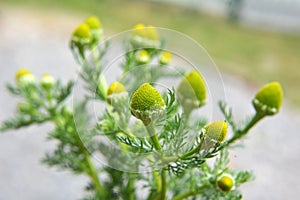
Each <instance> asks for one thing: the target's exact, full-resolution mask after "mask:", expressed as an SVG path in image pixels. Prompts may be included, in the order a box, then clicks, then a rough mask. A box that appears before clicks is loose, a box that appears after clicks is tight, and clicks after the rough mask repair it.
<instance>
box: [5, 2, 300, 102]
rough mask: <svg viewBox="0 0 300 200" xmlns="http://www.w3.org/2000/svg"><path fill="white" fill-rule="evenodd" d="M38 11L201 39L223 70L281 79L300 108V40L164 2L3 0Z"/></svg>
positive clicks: (107, 25) (248, 76) (253, 77)
mask: <svg viewBox="0 0 300 200" xmlns="http://www.w3.org/2000/svg"><path fill="white" fill-rule="evenodd" d="M0 2H5V3H9V4H18V5H24V6H29V7H33V8H35V9H49V8H51V9H55V10H61V11H66V12H68V13H71V14H72V13H73V12H74V13H82V14H86V15H91V14H95V15H97V16H99V17H100V19H101V21H102V23H103V26H104V28H106V29H109V30H113V31H116V32H120V31H123V30H128V29H130V28H132V27H133V26H134V25H135V24H137V23H141V22H142V23H144V24H151V25H154V26H160V27H165V28H170V29H174V30H177V31H180V32H182V33H184V34H187V35H189V36H190V37H192V38H194V39H195V40H196V41H198V42H199V43H200V44H201V45H202V46H203V47H204V48H205V49H206V50H207V51H208V53H209V54H210V55H211V56H212V58H213V60H214V61H215V62H216V64H217V66H218V67H219V69H220V70H221V71H225V72H229V73H231V74H234V75H236V76H242V77H244V78H245V79H247V80H248V81H249V82H252V83H253V84H257V85H261V84H264V83H266V82H268V81H273V80H277V81H279V82H281V83H282V85H283V88H284V90H285V96H286V97H287V98H288V99H289V101H290V102H291V103H292V104H294V105H297V107H300V92H299V89H298V88H299V86H300V36H299V35H298V36H296V35H294V36H293V35H287V34H280V33H274V32H271V31H261V30H254V29H250V28H246V27H242V26H240V25H238V24H231V23H228V21H226V19H223V18H220V17H214V16H209V15H207V14H205V13H201V12H200V11H196V10H192V9H187V8H182V7H177V6H173V5H169V4H165V3H154V2H149V1H138V0H85V1H83V0H63V1H52V0H26V1H24V0H0Z"/></svg>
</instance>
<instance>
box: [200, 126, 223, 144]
mask: <svg viewBox="0 0 300 200" xmlns="http://www.w3.org/2000/svg"><path fill="white" fill-rule="evenodd" d="M204 130H205V135H206V139H208V140H212V141H214V142H216V143H218V144H220V143H222V142H224V140H225V139H226V135H227V131H228V125H227V123H226V122H225V121H222V120H218V121H215V122H213V123H211V124H208V125H207V126H205V127H204Z"/></svg>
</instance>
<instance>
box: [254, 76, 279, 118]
mask: <svg viewBox="0 0 300 200" xmlns="http://www.w3.org/2000/svg"><path fill="white" fill-rule="evenodd" d="M282 99H283V91H282V88H281V85H280V83H278V82H271V83H268V84H266V85H264V86H263V87H262V88H261V89H260V90H259V91H258V92H257V94H256V95H255V97H254V99H253V101H252V103H253V106H254V108H255V110H256V111H257V112H262V113H264V114H266V115H274V114H276V113H278V112H279V110H280V108H281V104H282Z"/></svg>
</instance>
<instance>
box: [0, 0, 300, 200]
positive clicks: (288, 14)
mask: <svg viewBox="0 0 300 200" xmlns="http://www.w3.org/2000/svg"><path fill="white" fill-rule="evenodd" d="M90 15H97V16H99V18H100V19H101V21H102V24H103V27H104V30H105V36H106V37H109V36H111V35H114V34H116V33H119V32H121V31H124V30H128V29H131V28H132V27H133V26H134V25H135V24H137V23H144V24H150V25H153V26H158V27H164V28H169V29H173V30H176V31H179V32H181V33H183V34H186V35H188V36H190V37H191V38H193V39H194V40H196V41H197V42H198V43H199V44H201V45H202V46H203V47H204V48H205V49H206V50H207V52H208V53H209V55H210V56H211V57H212V59H213V60H214V61H215V63H216V65H217V66H218V69H219V70H220V72H221V74H222V77H223V79H224V87H225V90H226V91H225V92H226V94H227V99H226V100H227V102H228V104H229V105H233V109H234V114H235V115H236V118H237V120H242V117H243V116H244V114H245V113H248V114H251V113H252V112H253V110H252V107H251V104H250V101H251V99H252V97H253V95H254V94H255V91H256V90H257V89H258V88H259V87H260V86H261V85H263V84H265V83H267V82H269V81H273V80H277V81H279V82H280V83H281V84H282V86H283V88H284V92H285V99H284V100H285V101H284V106H283V108H282V112H281V113H280V114H279V115H277V116H275V117H272V118H268V119H266V120H264V121H263V122H261V123H260V124H259V125H258V126H256V127H255V128H254V129H253V131H252V132H251V134H250V135H249V136H248V138H247V140H245V141H244V142H243V144H244V147H245V148H242V149H241V148H239V149H233V150H232V154H231V157H232V163H231V167H233V168H238V169H244V170H248V169H249V170H253V171H254V173H255V175H256V180H255V181H252V182H250V183H247V184H245V185H244V186H242V187H241V189H242V191H243V193H244V199H245V200H248V199H272V200H276V199H278V200H281V199H296V198H297V197H298V191H300V183H299V181H298V178H299V177H300V171H299V168H300V145H299V142H300V136H299V125H300V109H299V108H300V91H299V87H300V0H285V1H280V0H210V1H204V0H185V1H180V0H160V1H159V0H85V1H82V0H64V1H53V0H26V1H25V0H0V94H1V95H0V111H1V112H0V121H3V120H4V119H6V118H8V117H11V116H13V112H14V111H15V107H16V102H17V100H18V99H15V98H13V97H12V96H11V95H9V94H8V92H7V91H6V90H5V83H6V82H13V81H14V75H15V72H16V70H17V69H19V68H24V67H26V68H28V69H30V70H31V71H32V72H33V73H34V74H35V75H36V76H41V75H42V74H43V73H45V72H49V73H51V74H52V75H53V76H55V77H57V78H62V79H65V80H66V79H71V78H73V79H74V78H76V71H77V70H78V65H77V64H76V63H75V61H74V60H73V57H72V55H71V52H70V51H69V49H68V41H69V38H70V34H71V33H72V31H73V29H74V28H75V27H76V26H77V25H78V24H79V23H80V22H81V21H82V20H83V19H85V18H86V17H88V16H90ZM51 128H52V127H51V125H50V124H47V125H45V126H32V127H29V128H26V129H22V130H18V131H10V132H7V133H1V134H0V163H1V164H0V200H2V199H3V200H4V199H5V200H15V199H25V200H27V199H28V200H29V199H30V200H35V199H70V200H71V199H79V198H80V197H81V196H82V194H83V192H82V187H83V186H84V185H85V183H86V181H87V180H86V179H85V177H81V176H74V175H72V174H70V173H68V172H61V171H57V170H56V169H53V168H51V169H50V168H47V167H46V166H44V165H41V164H40V159H41V158H42V156H43V155H44V153H45V152H47V151H51V149H53V147H54V145H55V143H53V142H49V141H47V140H46V136H47V132H49V129H51Z"/></svg>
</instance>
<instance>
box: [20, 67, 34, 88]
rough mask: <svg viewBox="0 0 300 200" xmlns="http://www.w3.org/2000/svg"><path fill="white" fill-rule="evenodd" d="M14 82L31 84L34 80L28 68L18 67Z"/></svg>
mask: <svg viewBox="0 0 300 200" xmlns="http://www.w3.org/2000/svg"><path fill="white" fill-rule="evenodd" d="M16 82H17V84H19V85H28V84H32V83H34V82H35V77H34V75H33V74H32V73H31V72H30V71H29V70H28V69H25V68H23V69H19V70H18V71H17V73H16Z"/></svg>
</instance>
